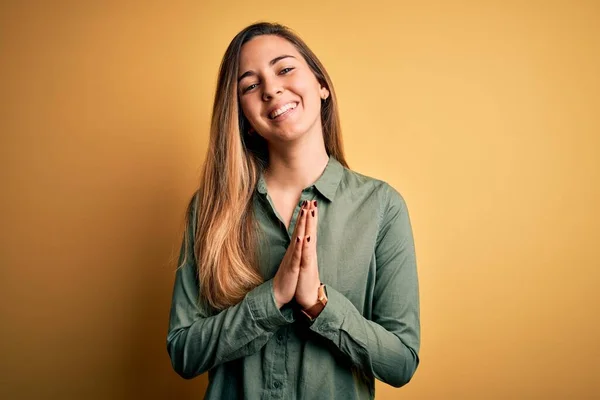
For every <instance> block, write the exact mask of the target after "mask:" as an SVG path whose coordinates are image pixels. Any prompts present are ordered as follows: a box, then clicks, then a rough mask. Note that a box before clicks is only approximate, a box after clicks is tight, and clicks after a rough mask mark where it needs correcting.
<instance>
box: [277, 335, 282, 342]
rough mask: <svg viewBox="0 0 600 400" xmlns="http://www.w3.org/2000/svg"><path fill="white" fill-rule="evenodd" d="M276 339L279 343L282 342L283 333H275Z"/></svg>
mask: <svg viewBox="0 0 600 400" xmlns="http://www.w3.org/2000/svg"><path fill="white" fill-rule="evenodd" d="M277 341H278V342H279V343H281V342H283V334H281V333H280V334H279V335H277Z"/></svg>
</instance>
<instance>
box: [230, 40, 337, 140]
mask: <svg viewBox="0 0 600 400" xmlns="http://www.w3.org/2000/svg"><path fill="white" fill-rule="evenodd" d="M238 79H239V80H238V96H239V100H240V105H241V108H242V111H243V113H244V116H245V117H246V119H248V121H249V122H250V124H251V126H252V128H254V130H255V131H256V132H258V134H260V135H261V136H262V137H263V138H265V139H266V140H267V141H268V142H282V141H290V140H295V139H297V138H299V137H301V136H304V135H307V134H308V135H313V134H314V135H316V134H319V135H322V134H323V133H322V126H321V99H323V98H326V97H327V96H329V91H328V90H327V89H326V88H325V87H323V86H321V84H320V83H319V81H317V78H316V77H315V75H314V74H313V72H312V70H311V69H310V67H309V66H308V64H307V63H306V61H305V60H304V58H303V57H302V55H301V54H300V53H299V52H298V50H296V47H295V46H294V45H293V44H291V43H290V42H288V41H287V40H286V39H284V38H281V37H279V36H276V35H261V36H257V37H255V38H253V39H251V40H250V41H248V42H246V43H245V44H244V45H243V46H242V49H241V54H240V66H239V71H238Z"/></svg>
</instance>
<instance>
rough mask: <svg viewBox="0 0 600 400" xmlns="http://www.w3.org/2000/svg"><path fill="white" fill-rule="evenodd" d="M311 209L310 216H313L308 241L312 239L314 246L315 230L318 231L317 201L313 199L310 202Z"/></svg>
mask: <svg viewBox="0 0 600 400" xmlns="http://www.w3.org/2000/svg"><path fill="white" fill-rule="evenodd" d="M312 203H313V204H312V209H311V213H310V216H311V218H313V223H312V232H311V233H310V236H311V238H310V241H311V242H313V241H314V245H315V247H316V245H317V232H318V231H319V208H318V207H317V201H316V200H313V202H312Z"/></svg>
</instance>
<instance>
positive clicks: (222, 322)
mask: <svg viewBox="0 0 600 400" xmlns="http://www.w3.org/2000/svg"><path fill="white" fill-rule="evenodd" d="M190 208H191V207H190ZM190 220H191V223H190V226H189V227H190V228H192V227H193V226H194V225H195V218H194V215H193V214H192V218H191V219H190ZM188 232H189V235H190V236H188V238H189V239H190V240H189V245H188V246H187V248H184V247H185V241H184V243H183V245H182V248H181V253H180V258H179V263H180V264H181V262H182V261H183V257H184V255H185V252H187V261H186V263H185V264H184V265H183V266H181V267H180V268H179V269H178V270H177V273H176V276H175V283H174V288H173V299H172V304H171V314H170V321H169V331H168V335H167V350H168V352H169V356H170V358H171V364H172V365H173V368H174V369H175V371H176V372H177V373H178V374H179V375H181V376H182V377H184V378H186V379H190V378H193V377H195V376H197V375H200V374H202V373H204V372H206V371H208V370H209V369H211V368H213V367H215V366H216V365H219V364H222V363H225V362H227V361H231V360H234V359H237V358H241V357H244V356H247V355H250V354H253V353H256V352H257V351H259V350H260V349H261V348H262V347H263V346H264V345H265V344H266V343H267V341H268V340H269V338H270V337H271V336H272V335H273V333H274V332H275V331H276V330H277V329H278V328H279V327H280V326H282V325H286V324H289V323H291V322H293V317H292V311H291V309H287V308H286V307H284V308H283V309H282V310H281V311H280V310H279V309H278V308H277V306H276V305H275V298H274V295H273V280H268V281H267V282H264V283H263V284H261V285H260V286H258V287H256V288H254V289H253V290H252V291H250V292H249V293H248V294H247V295H246V297H245V298H244V299H243V300H242V301H241V302H240V303H238V304H236V305H234V306H232V307H229V308H227V309H225V310H223V311H221V312H220V313H218V314H217V315H209V314H208V313H207V312H205V310H204V309H203V307H200V306H199V305H198V301H197V299H198V294H199V293H198V279H197V274H196V260H195V257H194V254H193V253H194V252H193V236H194V234H193V232H194V229H189V231H188Z"/></svg>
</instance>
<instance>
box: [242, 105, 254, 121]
mask: <svg viewBox="0 0 600 400" xmlns="http://www.w3.org/2000/svg"><path fill="white" fill-rule="evenodd" d="M240 108H241V109H242V113H244V117H246V119H248V120H249V121H252V120H253V119H255V118H256V110H255V109H254V108H255V107H253V106H252V102H249V101H247V100H240Z"/></svg>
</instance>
